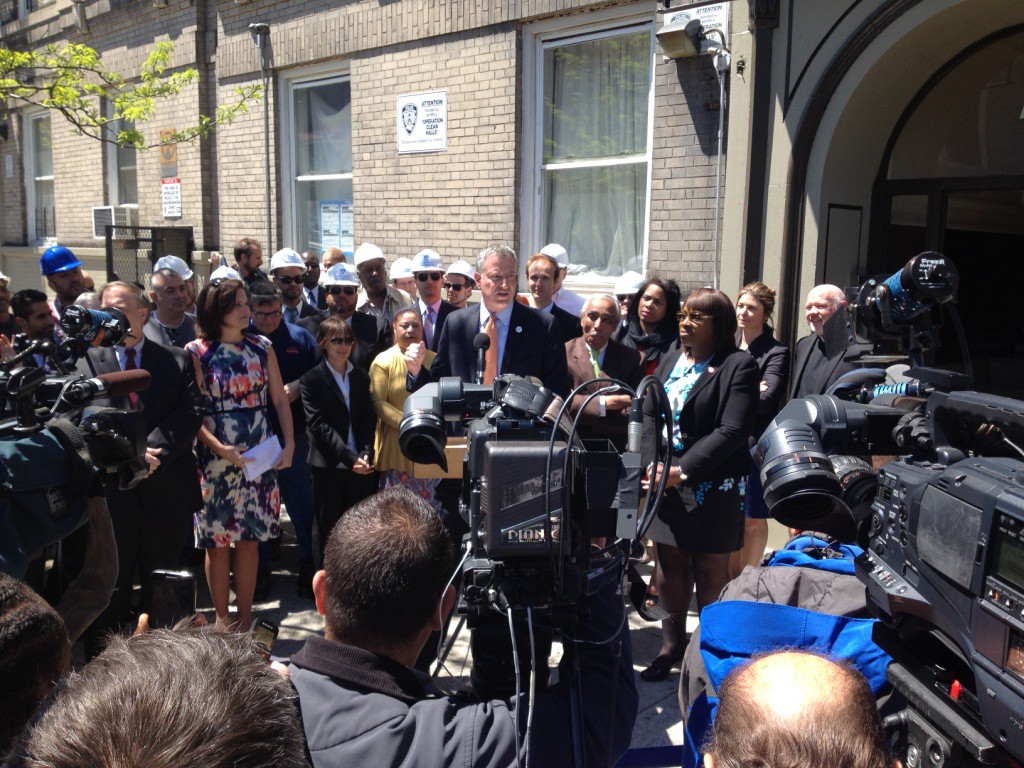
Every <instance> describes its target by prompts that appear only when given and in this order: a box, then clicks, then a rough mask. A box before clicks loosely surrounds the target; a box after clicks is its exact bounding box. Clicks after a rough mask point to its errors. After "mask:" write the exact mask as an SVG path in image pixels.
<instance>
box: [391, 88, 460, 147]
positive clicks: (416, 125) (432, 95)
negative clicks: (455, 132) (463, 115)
mask: <svg viewBox="0 0 1024 768" xmlns="http://www.w3.org/2000/svg"><path fill="white" fill-rule="evenodd" d="M396 108H397V114H396V119H397V125H396V126H395V131H396V135H397V137H398V151H399V152H400V153H401V152H444V151H446V150H447V149H448V91H429V92H426V93H407V94H404V95H401V96H399V97H398V100H397V102H396Z"/></svg>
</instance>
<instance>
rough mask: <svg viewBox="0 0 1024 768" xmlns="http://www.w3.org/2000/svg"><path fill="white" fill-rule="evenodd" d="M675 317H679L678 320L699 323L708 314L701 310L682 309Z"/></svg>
mask: <svg viewBox="0 0 1024 768" xmlns="http://www.w3.org/2000/svg"><path fill="white" fill-rule="evenodd" d="M676 317H677V318H679V322H683V321H684V320H689V321H690V322H691V323H699V322H701V321H703V320H706V319H707V317H708V316H707V315H705V314H704V313H703V312H688V311H686V310H682V311H681V312H680V313H679V314H678V315H676Z"/></svg>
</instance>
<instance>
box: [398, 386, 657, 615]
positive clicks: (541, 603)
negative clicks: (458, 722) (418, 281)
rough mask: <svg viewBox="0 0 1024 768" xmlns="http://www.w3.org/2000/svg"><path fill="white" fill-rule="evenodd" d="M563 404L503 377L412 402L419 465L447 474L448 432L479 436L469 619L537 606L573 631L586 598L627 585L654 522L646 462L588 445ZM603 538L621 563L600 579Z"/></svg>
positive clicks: (472, 472)
mask: <svg viewBox="0 0 1024 768" xmlns="http://www.w3.org/2000/svg"><path fill="white" fill-rule="evenodd" d="M610 386H612V387H613V388H615V387H616V385H615V384H610ZM601 391H602V392H605V391H610V390H601ZM595 394H596V393H595ZM559 406H562V403H561V401H560V400H558V399H556V398H555V396H554V395H553V394H552V393H551V392H550V391H548V390H547V389H545V388H543V387H541V386H538V385H536V384H532V383H530V382H529V381H527V380H526V379H523V378H520V377H517V376H499V377H498V378H497V379H495V382H494V385H493V387H490V386H484V385H480V384H463V382H462V381H461V380H460V379H457V378H443V379H441V380H440V381H439V382H437V383H432V384H428V385H426V386H425V387H423V388H422V389H420V390H419V391H418V392H416V393H414V394H412V395H410V396H409V398H408V399H407V400H406V403H405V408H404V412H403V417H402V421H401V424H400V426H399V443H400V445H401V449H402V452H403V454H404V455H405V456H406V457H407V458H409V459H410V460H411V461H414V462H417V463H423V464H437V465H439V466H442V467H443V468H444V469H446V470H447V462H446V460H445V458H444V445H445V443H446V439H447V438H446V433H447V430H446V423H456V424H465V425H467V427H468V446H467V451H466V456H465V460H464V464H463V473H462V474H463V491H462V499H461V502H460V514H461V515H462V517H463V519H464V520H465V522H466V523H467V524H468V525H469V529H470V532H469V536H468V540H469V550H468V555H467V557H466V558H465V560H464V561H463V582H462V583H463V588H462V592H461V595H460V600H459V611H460V612H461V613H464V614H470V615H474V614H475V615H484V614H486V613H489V612H492V611H499V612H504V611H505V610H506V609H507V608H508V607H509V606H511V607H513V608H525V607H529V608H531V609H532V611H533V612H534V613H535V614H536V615H538V616H544V617H545V618H546V619H547V621H548V622H549V623H550V624H551V625H552V626H556V627H559V628H566V627H570V626H572V624H573V623H574V622H575V621H577V620H578V616H577V611H576V608H577V604H578V600H579V597H580V596H581V594H584V593H586V594H590V593H592V591H594V590H596V589H597V587H598V586H599V585H600V584H602V583H605V582H604V579H612V578H619V579H621V576H622V568H623V567H624V564H625V560H626V553H628V546H629V542H631V541H632V540H634V539H635V538H637V532H638V525H639V524H640V522H641V517H643V519H650V518H651V517H652V514H653V513H652V512H651V511H650V510H648V512H647V514H646V515H644V516H641V515H640V514H639V510H638V505H639V498H640V494H639V491H640V476H641V467H640V464H641V462H640V458H639V454H638V453H637V452H627V453H626V454H624V455H622V456H620V455H619V453H618V452H617V451H615V449H614V447H613V446H612V445H611V444H610V443H609V442H607V441H590V440H580V439H579V438H578V437H577V436H576V426H577V425H576V424H575V423H574V422H573V421H572V420H571V419H569V418H568V417H566V416H565V411H566V408H565V407H564V406H562V407H561V410H559ZM636 411H637V413H638V414H639V403H638V404H637V409H636ZM652 503H653V502H652ZM597 538H607V539H609V540H610V541H613V542H616V543H615V544H612V545H611V546H610V547H609V548H608V549H609V551H613V552H614V554H616V555H621V557H616V558H613V559H611V560H609V561H607V566H606V567H604V568H602V569H600V571H598V572H594V571H590V570H588V568H589V563H590V550H591V541H592V540H593V539H597Z"/></svg>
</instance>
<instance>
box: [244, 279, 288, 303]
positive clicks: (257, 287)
mask: <svg viewBox="0 0 1024 768" xmlns="http://www.w3.org/2000/svg"><path fill="white" fill-rule="evenodd" d="M249 301H250V302H251V303H252V305H253V307H268V306H270V305H271V304H273V303H274V302H276V301H282V302H283V301H284V295H283V294H282V293H281V289H280V288H278V287H277V286H276V285H274V284H273V283H272V282H270V281H269V280H257V281H256V282H255V283H253V284H252V285H250V286H249Z"/></svg>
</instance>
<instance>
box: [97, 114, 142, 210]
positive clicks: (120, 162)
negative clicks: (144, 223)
mask: <svg viewBox="0 0 1024 768" xmlns="http://www.w3.org/2000/svg"><path fill="white" fill-rule="evenodd" d="M134 127H135V122H134V121H132V120H126V119H125V118H123V117H122V118H120V119H118V120H115V121H113V122H111V123H108V124H107V130H108V131H109V133H110V138H111V139H112V140H116V139H117V136H118V134H120V132H121V131H125V130H130V129H131V128H134ZM104 147H105V149H106V153H107V154H106V164H107V204H108V205H138V204H139V178H138V152H137V150H136V149H135V147H121V146H118V145H117V144H115V143H113V142H112V141H111V142H107V143H105V144H104Z"/></svg>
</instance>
